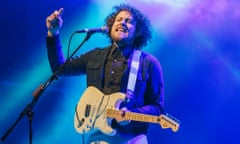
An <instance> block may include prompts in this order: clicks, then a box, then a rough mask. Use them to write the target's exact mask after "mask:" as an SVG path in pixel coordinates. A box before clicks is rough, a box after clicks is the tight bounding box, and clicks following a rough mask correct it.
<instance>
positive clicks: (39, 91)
mask: <svg viewBox="0 0 240 144" xmlns="http://www.w3.org/2000/svg"><path fill="white" fill-rule="evenodd" d="M92 34H93V32H87V34H86V36H85V38H84V40H83V41H82V42H81V43H80V45H79V46H78V47H77V48H76V49H75V50H74V51H73V53H72V54H71V55H70V57H69V58H68V59H67V60H66V61H65V62H64V63H63V64H62V65H61V66H60V67H59V68H58V69H57V70H56V71H55V72H54V73H53V74H52V75H51V76H50V77H49V79H48V80H47V81H46V82H45V83H44V84H41V85H40V86H39V87H38V88H37V89H36V90H35V91H34V92H33V94H32V95H33V99H32V102H31V103H29V104H28V105H27V106H26V107H25V108H24V109H23V111H22V112H21V114H20V115H19V117H18V118H17V120H16V121H15V122H14V123H13V125H12V126H11V127H10V128H9V129H8V130H7V131H6V132H5V134H4V135H3V136H2V137H1V141H2V142H3V141H4V140H5V139H6V138H7V136H8V135H9V134H10V133H11V131H12V130H13V129H14V128H15V126H16V125H17V124H18V122H19V121H20V120H21V119H22V118H23V117H24V116H25V115H27V116H28V120H29V144H32V118H33V114H34V112H33V108H34V106H35V104H36V103H37V101H38V99H39V98H40V96H41V94H42V93H43V92H44V91H45V90H46V88H47V87H48V86H49V85H50V84H51V82H52V81H53V80H56V79H57V75H58V74H59V73H60V72H61V71H62V70H63V69H64V67H65V65H66V64H67V63H68V62H69V61H70V59H71V58H72V57H73V56H74V55H75V54H76V53H77V51H78V50H79V49H80V48H81V47H82V45H83V44H84V43H85V42H86V41H87V40H88V39H89V38H90V37H91V35H92Z"/></svg>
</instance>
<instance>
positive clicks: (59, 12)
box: [58, 8, 64, 16]
mask: <svg viewBox="0 0 240 144" xmlns="http://www.w3.org/2000/svg"><path fill="white" fill-rule="evenodd" d="M63 10H64V9H63V8H60V9H59V10H58V16H62V14H63Z"/></svg>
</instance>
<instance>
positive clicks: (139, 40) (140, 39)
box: [105, 4, 152, 49]
mask: <svg viewBox="0 0 240 144" xmlns="http://www.w3.org/2000/svg"><path fill="white" fill-rule="evenodd" d="M121 11H128V12H130V13H131V14H132V16H133V18H134V19H135V20H136V33H135V39H134V41H133V45H134V47H136V49H140V48H142V47H144V46H146V45H147V43H148V42H149V41H150V40H151V39H152V27H151V24H150V21H149V19H148V18H147V17H146V16H145V15H143V14H142V13H141V12H140V11H139V10H137V9H136V8H134V7H133V6H130V5H128V4H120V5H119V6H115V7H113V12H112V13H111V14H109V15H108V16H107V17H106V19H105V25H106V26H107V27H108V29H109V31H108V34H107V35H108V37H109V38H110V32H111V29H112V26H113V23H114V21H115V18H116V16H117V15H118V13H119V12H121Z"/></svg>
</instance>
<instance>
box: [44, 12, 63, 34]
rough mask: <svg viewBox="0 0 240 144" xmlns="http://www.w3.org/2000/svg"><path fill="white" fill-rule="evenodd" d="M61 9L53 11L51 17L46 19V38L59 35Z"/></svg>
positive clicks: (61, 20) (61, 22) (61, 21)
mask: <svg viewBox="0 0 240 144" xmlns="http://www.w3.org/2000/svg"><path fill="white" fill-rule="evenodd" d="M62 14H63V8H60V9H59V10H55V11H54V12H53V13H52V14H51V15H49V16H48V17H47V18H46V26H47V29H48V36H55V35H58V34H59V33H60V29H61V27H62V24H63V19H62Z"/></svg>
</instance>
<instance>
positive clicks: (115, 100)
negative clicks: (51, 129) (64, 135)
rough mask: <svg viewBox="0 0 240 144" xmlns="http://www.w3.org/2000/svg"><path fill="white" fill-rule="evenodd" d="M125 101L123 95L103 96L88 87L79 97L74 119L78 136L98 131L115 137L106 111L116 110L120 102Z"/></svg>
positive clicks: (110, 119)
mask: <svg viewBox="0 0 240 144" xmlns="http://www.w3.org/2000/svg"><path fill="white" fill-rule="evenodd" d="M124 100H125V94H123V93H120V92H118V93H113V94H111V95H104V94H103V93H102V92H101V91H99V90H98V89H97V88H95V87H88V88H87V89H86V90H85V92H84V93H83V95H82V96H81V98H80V100H79V102H78V104H77V106H76V109H75V117H74V127H75V129H76V131H77V132H79V133H80V134H84V133H91V132H94V131H96V130H100V131H101V132H103V133H105V134H106V135H115V134H116V131H115V130H114V129H112V128H111V121H112V118H109V117H107V115H106V110H107V109H114V110H118V109H119V106H120V104H121V102H123V101H124Z"/></svg>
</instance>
